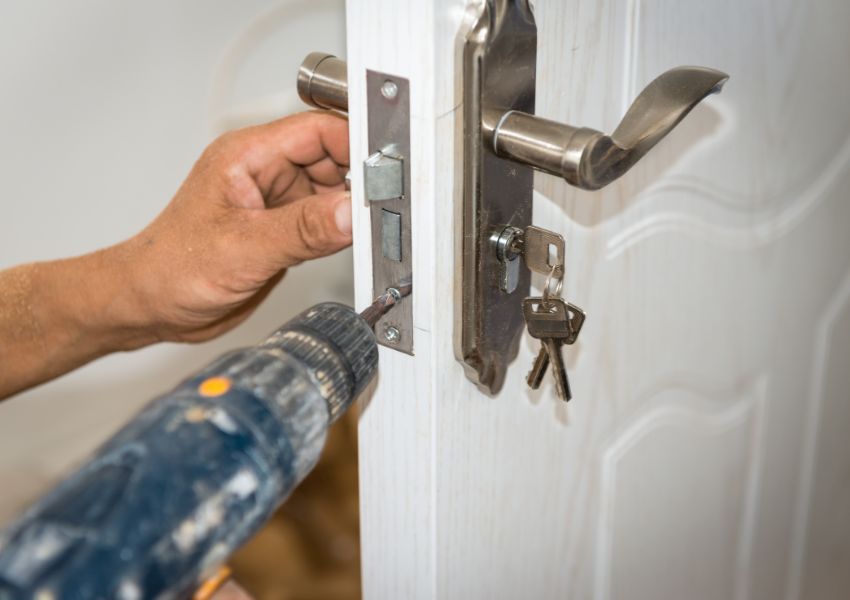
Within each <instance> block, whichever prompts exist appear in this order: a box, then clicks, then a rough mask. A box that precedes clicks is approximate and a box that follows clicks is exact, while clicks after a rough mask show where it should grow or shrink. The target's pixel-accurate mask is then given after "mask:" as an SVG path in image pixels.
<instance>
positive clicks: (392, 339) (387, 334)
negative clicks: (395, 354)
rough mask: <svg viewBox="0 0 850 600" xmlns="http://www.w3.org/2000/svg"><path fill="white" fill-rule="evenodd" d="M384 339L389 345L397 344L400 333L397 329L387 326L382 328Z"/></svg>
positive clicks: (399, 339)
mask: <svg viewBox="0 0 850 600" xmlns="http://www.w3.org/2000/svg"><path fill="white" fill-rule="evenodd" d="M384 339H385V340H386V341H387V343H389V344H398V343H399V342H400V341H401V332H400V331H399V330H398V328H397V327H393V326H392V325H388V326H387V327H385V328H384Z"/></svg>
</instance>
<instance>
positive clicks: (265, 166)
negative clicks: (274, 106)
mask: <svg viewBox="0 0 850 600" xmlns="http://www.w3.org/2000/svg"><path fill="white" fill-rule="evenodd" d="M245 135H246V136H247V137H248V138H249V149H248V151H247V152H246V156H245V160H246V164H245V166H246V168H247V170H248V173H249V174H250V175H251V176H252V177H253V179H254V180H255V181H256V182H257V185H258V186H259V188H260V190H262V191H263V193H264V195H265V194H269V193H271V192H272V191H273V190H286V188H288V187H289V186H290V185H291V184H292V182H293V181H294V180H295V178H296V176H297V175H298V171H299V170H300V169H301V168H304V167H309V166H310V165H314V164H316V163H319V162H321V161H323V160H325V159H328V158H329V159H331V160H332V161H333V162H334V163H336V164H337V165H338V166H340V167H347V166H348V162H349V153H348V121H347V120H346V119H345V118H344V117H342V116H340V115H337V114H334V113H329V112H306V113H300V114H297V115H293V116H291V117H286V118H283V119H279V120H277V121H273V122H271V123H267V124H265V125H259V126H257V127H252V128H250V129H248V130H247V131H246V133H245Z"/></svg>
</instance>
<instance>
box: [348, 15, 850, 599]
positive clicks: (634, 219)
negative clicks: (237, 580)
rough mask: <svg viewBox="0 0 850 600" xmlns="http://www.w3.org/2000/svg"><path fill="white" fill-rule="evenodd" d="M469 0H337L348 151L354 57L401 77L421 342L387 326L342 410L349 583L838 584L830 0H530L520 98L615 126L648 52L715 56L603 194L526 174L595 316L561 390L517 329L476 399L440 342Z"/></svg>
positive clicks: (552, 589) (733, 588) (840, 399)
mask: <svg viewBox="0 0 850 600" xmlns="http://www.w3.org/2000/svg"><path fill="white" fill-rule="evenodd" d="M463 5H464V2H463V1H462V0H438V1H436V2H419V1H418V0H348V35H349V68H350V71H349V76H350V84H351V102H350V104H351V122H352V148H353V150H354V154H353V160H354V164H358V162H359V161H360V160H362V159H363V158H364V156H363V153H364V151H365V148H366V137H365V132H366V123H365V105H364V102H365V98H364V97H363V83H364V81H365V69H366V68H372V69H379V70H385V71H388V72H391V73H397V74H400V75H403V76H405V77H408V78H409V79H410V80H411V90H412V98H413V105H412V112H413V129H412V131H413V134H412V142H413V148H414V150H413V157H412V160H413V162H412V168H413V177H414V182H413V183H414V185H413V204H414V213H413V218H414V238H413V245H414V250H413V252H414V257H413V258H414V265H415V266H414V268H415V286H416V287H415V290H416V291H415V300H414V314H415V325H416V338H415V344H416V356H415V357H414V358H410V357H406V356H402V355H400V354H398V353H394V352H390V351H386V350H383V349H382V355H381V360H382V366H381V374H380V381H379V383H378V386H377V389H376V390H375V393H374V395H373V396H372V397H371V399H370V400H368V401H367V402H366V403H365V405H364V407H363V414H362V418H361V426H360V434H361V438H360V440H361V441H360V444H361V457H360V460H361V496H362V535H363V574H364V595H365V597H366V598H441V599H442V598H596V599H600V600H604V599H619V598H706V599H716V598H735V599H747V598H764V599H768V598H770V599H773V598H784V599H787V600H796V599H798V598H806V599H808V598H816V599H820V598H823V599H827V598H838V597H844V596H846V594H847V590H850V512H848V511H850V508H848V507H850V476H848V473H850V445H848V442H847V439H850V438H848V436H847V435H846V427H847V423H848V418H850V414H848V409H847V406H848V405H849V404H850V403H848V397H850V393H848V391H847V390H848V389H850V388H848V386H850V379H848V369H847V368H846V367H847V360H848V356H850V235H847V227H848V225H850V202H848V199H847V192H846V190H847V189H848V185H850V166H848V161H850V110H848V109H847V107H848V106H850V80H848V78H847V77H846V76H845V74H846V62H847V58H848V56H850V5H848V4H847V3H846V2H843V1H842V0H824V1H822V2H819V3H817V5H816V6H815V5H811V4H808V3H805V2H803V0H781V1H777V0H749V1H747V2H740V0H718V1H715V2H711V3H707V2H704V1H699V0H656V1H654V2H648V1H645V0H644V1H642V0H630V1H613V0H609V1H598V0H536V2H535V6H536V12H537V21H538V27H539V35H540V43H539V57H538V113H539V114H541V115H544V116H547V117H550V118H555V119H560V120H564V121H567V122H569V123H571V124H574V125H586V126H591V127H596V128H602V129H605V130H608V131H610V130H612V129H613V128H614V127H615V126H616V124H617V122H618V120H619V118H620V117H621V116H622V114H623V113H624V111H625V109H626V107H627V106H628V104H629V102H630V101H631V99H632V98H633V97H634V96H635V95H636V94H637V92H638V91H639V90H640V88H641V87H642V86H643V85H645V84H646V83H648V82H649V81H650V80H651V79H652V78H653V77H655V76H656V75H657V74H659V73H660V72H662V71H663V70H665V69H667V68H670V67H672V66H675V65H677V64H703V65H707V66H713V67H717V68H720V69H723V70H725V71H727V72H728V73H730V75H731V80H730V82H729V83H728V85H727V87H726V88H725V90H724V92H723V94H722V95H720V96H717V97H712V98H710V99H709V100H708V101H707V102H705V103H704V104H703V105H702V106H700V107H699V108H697V109H696V110H695V111H694V112H693V113H692V114H691V115H690V116H689V117H688V119H686V120H685V121H684V122H683V123H682V124H681V126H680V127H679V129H678V130H677V131H676V132H674V133H673V134H672V135H671V136H670V137H669V138H668V139H667V140H665V141H664V142H662V144H661V145H659V146H658V147H657V148H656V149H654V150H653V151H652V153H651V154H650V155H649V156H648V157H647V158H646V159H645V160H644V161H643V162H642V163H641V164H639V165H638V166H637V167H636V168H635V169H634V170H633V171H632V172H631V173H629V174H628V175H627V176H626V177H624V178H623V179H622V180H621V181H620V182H618V183H616V184H614V185H612V186H611V187H609V188H607V189H606V190H603V191H601V192H596V193H589V192H580V191H577V190H574V189H572V188H570V187H569V186H567V185H566V184H565V183H563V182H562V181H559V180H556V179H554V178H552V177H550V176H544V175H540V176H538V177H537V179H536V191H537V194H536V198H535V222H536V224H538V225H541V226H544V227H549V228H552V229H555V230H557V231H561V232H563V233H564V234H565V235H566V236H567V260H568V262H567V279H566V285H565V290H566V294H567V296H568V297H569V298H570V299H571V300H573V301H575V302H576V303H577V304H579V305H580V306H583V307H585V308H586V309H587V311H588V313H589V317H588V321H587V323H586V325H585V330H584V331H583V332H582V336H581V339H580V342H579V343H578V344H577V345H576V346H574V347H572V348H569V349H567V352H566V356H567V362H568V367H569V370H570V374H571V382H572V384H573V391H574V395H575V398H574V400H573V402H571V403H570V405H569V407H565V406H563V405H561V404H559V403H558V401H557V400H556V399H555V397H554V394H553V391H552V387H551V385H550V384H547V385H545V386H544V389H543V390H542V391H540V392H529V391H528V390H526V389H525V387H524V383H523V377H524V375H525V373H526V372H527V370H528V368H529V366H530V362H531V357H532V353H533V352H534V351H536V348H535V346H534V344H532V342H531V341H530V340H526V341H525V342H524V343H523V346H522V354H521V357H520V358H519V359H518V360H517V362H516V363H515V364H514V365H513V367H512V369H511V373H510V375H509V378H508V381H507V384H506V386H505V389H504V390H503V391H502V392H501V393H500V394H499V395H498V396H497V397H488V396H486V395H483V394H481V393H479V392H478V391H477V390H476V388H475V387H474V386H473V385H472V384H470V383H469V382H468V381H467V380H466V379H465V378H464V376H463V371H462V368H461V367H460V365H459V364H458V363H457V362H456V361H455V359H454V355H453V352H452V335H453V319H452V310H453V307H452V306H451V300H452V298H453V291H454V290H453V287H452V286H453V285H454V283H455V260H456V253H455V249H456V242H455V221H454V215H455V213H454V211H455V206H454V204H455V202H456V201H457V195H456V194H455V190H456V188H455V186H456V181H455V180H454V175H455V160H456V159H457V158H458V154H457V148H456V146H455V141H456V140H455V134H456V127H455V125H456V123H455V119H456V118H459V113H458V111H457V110H456V108H457V106H458V103H459V102H460V101H461V98H460V97H459V96H457V95H456V90H458V88H457V86H456V84H457V82H456V79H455V78H456V73H457V68H458V66H459V65H458V64H457V63H456V54H455V51H456V46H455V44H456V35H457V33H458V31H459V29H460V27H461V20H462V17H463ZM353 173H354V176H355V177H354V190H355V194H356V201H357V202H359V203H360V206H361V208H360V209H358V211H357V214H356V215H355V220H356V247H355V271H356V273H355V276H356V282H357V283H356V285H357V298H358V302H359V304H361V305H362V304H365V303H366V302H367V300H368V297H369V295H370V293H371V281H370V274H369V265H370V260H369V247H368V245H369V235H368V210H367V209H366V208H365V207H362V202H363V199H362V195H361V194H360V189H361V181H360V173H359V170H358V169H357V168H355V169H354V170H353ZM535 283H536V284H537V285H540V284H541V283H542V282H541V281H540V280H539V279H535Z"/></svg>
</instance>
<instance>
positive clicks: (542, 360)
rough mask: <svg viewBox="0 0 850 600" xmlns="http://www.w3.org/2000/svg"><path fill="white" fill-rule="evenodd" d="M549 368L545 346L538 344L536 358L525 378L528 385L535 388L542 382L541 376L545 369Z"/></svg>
mask: <svg viewBox="0 0 850 600" xmlns="http://www.w3.org/2000/svg"><path fill="white" fill-rule="evenodd" d="M548 368H549V352H548V351H547V350H546V346H544V345H543V344H540V352H538V353H537V358H535V359H534V364H532V365H531V371H529V372H528V375H527V376H526V378H525V381H526V383H527V384H528V387H530V388H531V389H533V390H536V389H537V388H539V387H540V384H541V383H542V382H543V376H544V375H546V369H548Z"/></svg>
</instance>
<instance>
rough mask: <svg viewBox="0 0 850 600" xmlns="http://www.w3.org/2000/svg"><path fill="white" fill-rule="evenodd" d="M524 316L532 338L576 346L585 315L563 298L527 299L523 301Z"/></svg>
mask: <svg viewBox="0 0 850 600" xmlns="http://www.w3.org/2000/svg"><path fill="white" fill-rule="evenodd" d="M522 316H523V317H524V318H525V324H526V327H528V333H529V335H530V336H531V337H533V338H536V339H538V340H541V339H543V338H548V337H551V338H557V339H560V340H562V341H563V343H564V344H574V343H575V341H576V339H578V334H579V333H580V332H581V327H582V325H584V319H585V314H584V311H583V310H582V309H580V308H579V307H578V306H576V305H575V304H571V303H570V302H567V301H566V300H564V299H563V298H549V299H548V300H547V301H545V302H544V300H543V298H526V299H525V300H523V301H522Z"/></svg>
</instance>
